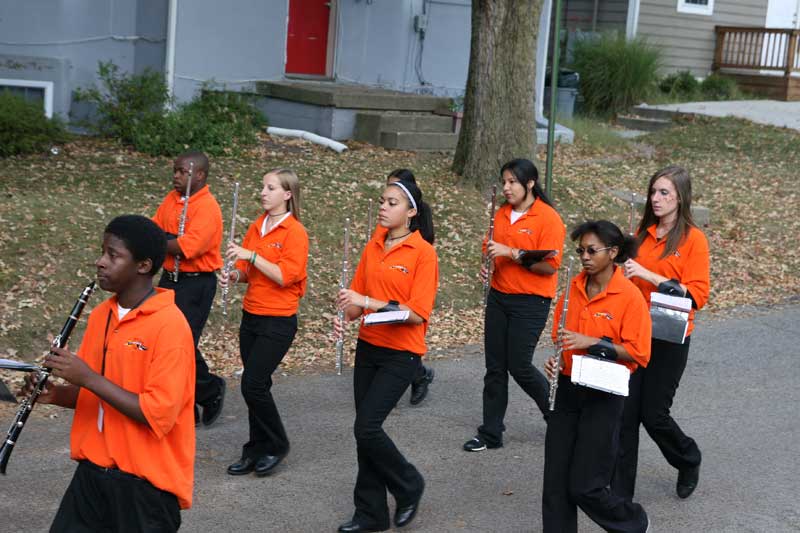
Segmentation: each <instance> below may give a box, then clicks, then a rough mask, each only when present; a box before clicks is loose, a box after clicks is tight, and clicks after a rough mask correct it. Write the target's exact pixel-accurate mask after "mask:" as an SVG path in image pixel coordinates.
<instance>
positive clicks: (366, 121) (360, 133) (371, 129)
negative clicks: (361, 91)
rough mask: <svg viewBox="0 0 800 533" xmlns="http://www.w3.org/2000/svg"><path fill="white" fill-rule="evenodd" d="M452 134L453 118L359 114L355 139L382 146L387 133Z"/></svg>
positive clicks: (354, 133)
mask: <svg viewBox="0 0 800 533" xmlns="http://www.w3.org/2000/svg"><path fill="white" fill-rule="evenodd" d="M401 131H403V132H417V133H452V132H453V119H452V117H443V116H440V115H433V114H425V115H419V114H400V113H357V114H356V124H355V129H354V132H353V138H354V139H355V140H357V141H363V142H368V143H371V144H380V142H381V133H387V132H401Z"/></svg>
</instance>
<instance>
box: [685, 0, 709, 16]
mask: <svg viewBox="0 0 800 533" xmlns="http://www.w3.org/2000/svg"><path fill="white" fill-rule="evenodd" d="M678 13H689V14H692V15H711V14H712V13H714V0H678Z"/></svg>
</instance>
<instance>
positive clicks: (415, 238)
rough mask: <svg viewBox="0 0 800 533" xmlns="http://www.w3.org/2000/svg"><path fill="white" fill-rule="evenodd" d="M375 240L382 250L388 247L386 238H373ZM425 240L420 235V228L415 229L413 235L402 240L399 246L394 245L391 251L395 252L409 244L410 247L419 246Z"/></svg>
mask: <svg viewBox="0 0 800 533" xmlns="http://www.w3.org/2000/svg"><path fill="white" fill-rule="evenodd" d="M388 234H389V233H388V232H387V233H386V235H388ZM373 242H375V244H376V245H377V246H379V247H380V249H381V251H384V250H385V249H386V246H385V245H386V240H385V239H373ZM423 242H426V241H425V239H423V238H422V235H420V233H419V230H414V231H413V232H411V235H409V236H408V239H406V240H404V241H403V242H401V243H400V244H399V245H398V246H393V247H392V249H391V250H389V252H393V251H394V250H399V249H400V248H402V247H404V246H408V247H410V248H419V246H420V244H421V243H423Z"/></svg>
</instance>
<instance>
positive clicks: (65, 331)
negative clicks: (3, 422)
mask: <svg viewBox="0 0 800 533" xmlns="http://www.w3.org/2000/svg"><path fill="white" fill-rule="evenodd" d="M94 287H95V282H94V281H92V282H91V283H89V285H87V286H86V288H84V289H83V291H81V295H80V296H79V297H78V301H77V302H75V305H74V306H73V307H72V311H70V313H69V317H68V318H67V321H66V322H64V326H63V327H62V328H61V332H60V333H59V334H58V335H56V338H55V339H53V342H52V344H51V346H52V347H53V348H63V347H64V346H65V345H66V344H67V341H68V340H69V336H70V335H71V334H72V330H73V329H75V324H77V323H78V319H79V318H80V317H81V313H83V308H84V307H86V302H87V301H89V296H91V294H92V292H93V291H94ZM49 377H50V369H49V368H46V367H45V368H42V370H41V371H39V373H38V375H37V379H38V381H37V382H36V386H35V387H34V389H33V392H31V395H30V396H28V397H27V398H25V400H23V402H22V404H21V405H20V406H19V409H18V410H17V414H16V416H15V417H14V422H12V424H11V427H10V428H9V429H8V434H7V435H6V438H5V440H4V441H3V445H2V447H0V474H5V473H6V466H7V465H8V460H9V458H10V457H11V452H12V451H14V445H15V444H16V443H17V440H18V439H19V435H20V433H22V428H24V427H25V422H26V421H27V420H28V416H30V414H31V411H32V410H33V406H34V405H36V400H37V399H38V398H39V395H40V394H41V393H42V391H43V390H44V388H45V386H46V385H47V379H48V378H49Z"/></svg>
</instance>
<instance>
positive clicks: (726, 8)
mask: <svg viewBox="0 0 800 533" xmlns="http://www.w3.org/2000/svg"><path fill="white" fill-rule="evenodd" d="M767 2H768V0H716V1H715V2H714V12H713V14H712V15H710V16H708V15H690V14H687V13H679V12H678V10H677V5H678V1H677V0H641V4H640V8H639V25H638V29H637V35H640V36H644V37H647V38H648V40H649V41H650V42H651V43H653V44H656V45H657V46H658V47H659V48H661V50H662V51H663V56H664V57H663V59H664V63H663V72H664V73H668V72H676V71H679V70H689V71H691V72H692V73H693V74H694V75H695V76H707V75H708V74H709V73H710V72H711V63H712V62H713V60H714V46H715V42H716V40H715V35H714V26H716V25H720V26H761V27H763V26H764V24H765V22H766V17H767Z"/></svg>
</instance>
